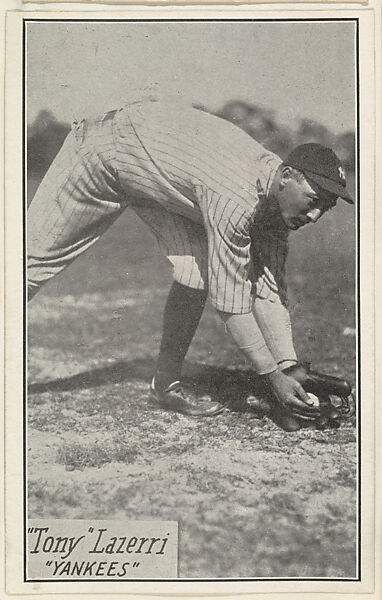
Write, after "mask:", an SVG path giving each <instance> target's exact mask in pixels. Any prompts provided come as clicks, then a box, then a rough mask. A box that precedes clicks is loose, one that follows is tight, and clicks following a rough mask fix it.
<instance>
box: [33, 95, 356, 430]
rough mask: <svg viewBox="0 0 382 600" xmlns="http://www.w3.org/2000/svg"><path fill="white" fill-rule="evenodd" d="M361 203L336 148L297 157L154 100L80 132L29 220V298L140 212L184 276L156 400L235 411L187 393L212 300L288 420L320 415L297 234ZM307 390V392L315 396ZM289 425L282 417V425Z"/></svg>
mask: <svg viewBox="0 0 382 600" xmlns="http://www.w3.org/2000/svg"><path fill="white" fill-rule="evenodd" d="M339 197H341V198H343V199H344V200H346V201H347V202H349V203H352V199H351V197H350V194H349V192H348V190H347V187H346V181H345V174H344V170H343V166H342V164H341V162H340V160H339V159H338V157H337V156H336V155H335V154H334V152H333V151H332V150H330V149H329V148H326V147H323V146H321V145H319V144H305V145H302V146H298V147H297V148H296V149H295V150H294V151H292V153H291V154H290V155H289V156H288V157H287V158H286V159H285V160H284V162H283V161H282V160H281V159H280V158H279V157H278V156H276V155H275V154H273V153H272V152H269V151H268V150H266V149H265V148H264V147H262V146H261V145H260V144H259V143H257V142H256V141H255V140H254V139H253V138H251V137H250V136H249V135H247V134H246V133H245V132H244V131H242V130H241V129H239V128H237V127H236V126H234V125H232V124H231V123H229V122H227V121H225V120H223V119H220V118H218V117H216V116H213V115H211V114H209V113H206V112H204V111H201V110H198V109H195V108H191V107H184V106H179V105H176V104H174V103H171V102H155V101H142V102H137V103H134V104H130V105H128V106H125V107H123V108H121V109H119V110H113V111H111V112H108V113H106V114H104V115H102V116H100V117H97V118H90V119H84V120H82V121H81V122H75V123H74V124H73V127H72V131H71V132H70V133H69V135H68V137H67V139H66V140H65V142H64V144H63V146H62V148H61V150H60V151H59V153H58V155H57V156H56V158H55V159H54V161H53V163H52V165H51V167H50V169H49V170H48V172H47V174H46V176H45V178H44V179H43V181H42V183H41V185H40V187H39V189H38V190H37V192H36V195H35V197H34V199H33V201H32V203H31V206H30V209H29V212H28V232H27V233H28V236H27V237H28V295H29V298H32V297H33V296H34V295H35V293H36V292H37V291H38V290H39V288H40V287H41V286H42V285H43V284H44V283H45V282H46V281H48V280H49V279H50V278H52V277H54V276H55V275H56V274H58V273H59V272H61V271H62V270H63V269H64V268H66V267H67V266H68V265H69V264H70V263H71V262H72V261H73V260H74V259H75V258H76V257H77V256H80V255H81V254H82V253H83V252H84V251H85V250H86V249H87V248H89V247H90V246H92V245H93V244H94V242H96V241H97V240H98V239H99V237H100V236H101V235H102V233H103V232H104V231H105V230H106V229H107V228H108V227H109V226H110V225H111V223H113V222H114V221H115V219H117V218H118V216H119V215H120V214H121V213H122V211H123V210H124V209H125V208H126V207H127V206H129V207H130V208H132V209H133V210H134V211H135V212H136V214H137V215H138V216H139V217H140V218H141V219H142V220H143V221H144V222H145V223H146V224H147V225H148V226H149V228H150V229H151V231H152V232H153V233H154V235H155V236H156V239H157V241H158V244H159V247H160V250H161V252H162V253H163V254H164V255H165V256H166V257H167V258H168V260H169V261H170V263H171V264H172V267H173V278H174V282H173V285H172V287H171V289H170V293H169V296H168V299H167V303H166V306H165V310H164V319H163V336H162V341H161V345H160V351H159V357H158V361H157V365H156V370H155V374H154V377H153V381H152V383H151V388H150V390H151V396H152V398H153V399H154V400H155V401H157V402H158V403H159V404H160V405H161V406H163V407H165V408H167V409H172V410H176V411H179V412H182V413H184V414H187V415H194V416H210V415H215V414H218V413H219V412H220V411H221V410H222V406H221V405H219V404H218V403H213V402H212V401H211V399H209V398H204V399H201V398H195V397H193V396H191V395H190V394H189V393H187V391H186V390H185V389H184V387H183V386H182V384H181V369H182V364H183V361H184V358H185V356H186V353H187V351H188V348H189V346H190V343H191V340H192V338H193V336H194V333H195V330H196V328H197V326H198V323H199V321H200V318H201V315H202V312H203V308H204V305H205V302H206V299H207V297H209V300H210V302H211V303H212V305H213V306H214V307H215V308H216V310H217V311H218V313H219V315H220V316H221V319H222V321H223V322H224V324H225V327H226V329H227V330H228V331H229V332H230V334H231V335H232V336H233V339H234V340H235V342H236V343H237V345H238V346H239V348H240V349H241V350H242V351H243V352H244V354H245V355H246V357H247V359H248V360H249V361H250V363H251V364H252V367H253V369H254V371H255V372H256V373H257V374H258V375H259V377H261V378H262V379H263V381H264V382H265V384H266V386H267V387H268V388H269V391H270V393H271V395H272V397H273V399H274V401H275V403H276V409H277V411H278V413H277V414H278V415H282V418H281V417H280V418H279V423H280V424H281V426H283V427H284V428H285V429H289V430H295V429H298V428H299V427H300V426H301V424H300V421H299V420H298V418H297V416H296V415H297V414H299V411H301V413H302V412H304V413H308V414H312V415H316V414H317V410H318V409H317V407H316V406H314V405H313V401H312V399H311V398H310V397H309V396H308V395H307V392H306V390H305V389H304V386H303V383H302V380H301V378H300V380H299V381H298V379H299V378H298V377H294V376H293V369H295V368H296V365H298V361H297V357H296V353H295V350H294V347H293V340H292V332H291V323H290V318H289V314H288V310H287V305H286V298H287V291H286V283H285V269H284V267H285V261H286V256H287V250H288V235H289V232H290V231H291V230H297V229H299V228H300V227H302V226H304V225H306V224H307V223H315V222H316V221H318V219H319V218H320V217H321V216H322V215H323V214H324V213H325V212H326V211H327V210H329V209H331V208H333V207H334V206H335V204H336V202H337V199H338V198H339ZM305 387H306V386H305ZM276 421H277V419H276Z"/></svg>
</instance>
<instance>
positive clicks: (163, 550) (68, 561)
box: [27, 519, 178, 581]
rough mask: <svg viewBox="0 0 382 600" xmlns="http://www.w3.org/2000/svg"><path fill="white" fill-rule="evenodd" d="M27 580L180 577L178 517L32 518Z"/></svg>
mask: <svg viewBox="0 0 382 600" xmlns="http://www.w3.org/2000/svg"><path fill="white" fill-rule="evenodd" d="M27 534H28V538H27V539H28V548H27V579H28V580H49V579H50V580H54V581H57V580H65V581H66V580H68V579H75V580H76V579H78V580H81V579H82V580H92V581H96V580H105V579H106V580H110V579H112V580H126V579H169V578H176V577H177V576H178V523H177V522H176V521H109V520H108V521H88V520H76V519H70V520H67V519H62V520H57V519H30V520H29V521H28V529H27Z"/></svg>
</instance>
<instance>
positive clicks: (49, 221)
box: [27, 111, 207, 298]
mask: <svg viewBox="0 0 382 600" xmlns="http://www.w3.org/2000/svg"><path fill="white" fill-rule="evenodd" d="M114 112H115V111H113V112H112V113H107V114H106V115H104V116H103V117H100V118H98V119H93V120H84V121H81V123H77V122H75V123H74V124H73V126H72V130H71V132H70V133H69V135H68V136H67V138H66V140H65V142H64V144H63V146H62V148H61V149H60V151H59V152H58V154H57V156H56V158H55V159H54V161H53V163H52V164H51V166H50V168H49V169H48V171H47V173H46V175H45V177H44V179H43V180H42V182H41V184H40V186H39V188H38V190H37V192H36V194H35V196H34V198H33V200H32V202H31V205H30V207H29V210H28V218H27V247H28V296H29V298H31V297H33V296H34V295H35V293H36V292H37V291H38V290H39V289H40V287H41V286H42V285H43V284H44V283H45V282H46V281H49V279H51V278H52V277H54V276H55V275H57V274H58V273H60V272H61V271H62V270H63V269H65V268H66V267H67V266H69V265H70V264H71V263H72V262H73V261H74V260H75V259H76V258H77V257H78V256H80V255H81V254H82V253H83V252H85V251H86V250H87V249H88V248H90V247H91V246H92V245H93V244H94V243H95V242H96V241H97V240H98V239H99V238H100V237H101V235H102V234H103V233H104V232H105V231H106V229H107V228H108V227H109V226H110V225H111V224H112V223H113V222H114V221H115V220H116V219H117V218H118V216H119V215H120V214H121V213H122V211H123V210H124V209H125V208H126V207H127V206H129V205H130V206H131V208H132V209H133V210H134V211H135V212H136V213H137V214H138V216H139V217H140V218H141V219H142V220H143V221H144V222H145V223H146V224H147V225H148V226H149V227H150V229H151V230H152V232H153V233H154V235H155V237H156V239H157V241H158V244H159V248H160V250H161V252H162V253H163V254H164V256H166V257H167V258H168V260H169V261H170V262H171V264H172V266H173V276H174V279H175V280H176V281H178V282H179V283H182V284H183V285H186V286H189V287H192V288H195V289H204V288H205V287H206V282H207V239H206V235H205V231H204V228H203V226H202V225H201V224H199V223H195V222H192V221H190V220H188V219H186V218H185V217H183V216H181V215H178V214H175V213H172V212H169V211H167V210H166V209H165V208H163V206H161V205H160V204H159V203H156V202H155V200H151V201H149V202H147V199H142V198H141V197H140V195H139V193H138V194H137V192H136V190H134V189H133V188H132V189H129V188H128V187H127V186H126V185H125V184H124V186H123V187H122V185H121V183H120V181H119V178H118V172H117V169H116V168H115V163H114V156H115V140H114V135H113V118H114Z"/></svg>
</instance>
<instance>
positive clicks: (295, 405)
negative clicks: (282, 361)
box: [264, 370, 319, 416]
mask: <svg viewBox="0 0 382 600" xmlns="http://www.w3.org/2000/svg"><path fill="white" fill-rule="evenodd" d="M264 378H265V380H266V381H267V383H268V385H269V387H270V389H271V391H272V393H273V396H274V398H275V400H276V401H277V403H278V404H279V405H280V406H281V407H283V408H285V409H287V410H289V411H291V412H293V413H295V414H299V413H300V414H302V415H306V414H310V415H312V416H313V415H315V414H319V408H318V407H316V406H314V402H313V400H311V398H309V396H308V394H307V393H306V391H305V390H304V388H303V387H302V385H301V384H300V383H299V382H298V381H296V380H295V379H294V378H293V377H289V376H288V375H285V374H284V373H282V372H281V371H279V370H277V371H273V373H268V374H267V375H264Z"/></svg>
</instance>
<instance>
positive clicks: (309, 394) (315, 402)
mask: <svg viewBox="0 0 382 600" xmlns="http://www.w3.org/2000/svg"><path fill="white" fill-rule="evenodd" d="M308 396H309V398H310V399H311V400H313V402H314V406H317V407H318V406H320V401H319V399H318V397H317V396H315V394H311V393H310V392H308Z"/></svg>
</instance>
